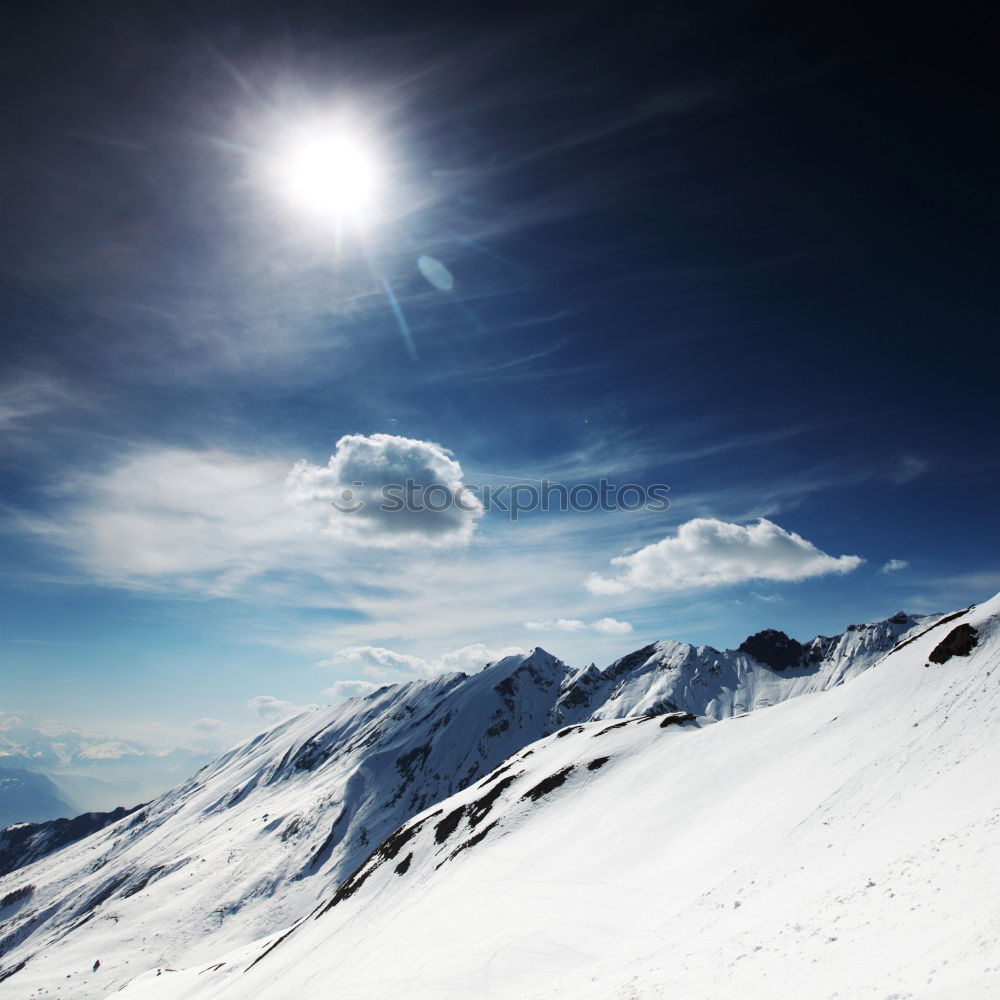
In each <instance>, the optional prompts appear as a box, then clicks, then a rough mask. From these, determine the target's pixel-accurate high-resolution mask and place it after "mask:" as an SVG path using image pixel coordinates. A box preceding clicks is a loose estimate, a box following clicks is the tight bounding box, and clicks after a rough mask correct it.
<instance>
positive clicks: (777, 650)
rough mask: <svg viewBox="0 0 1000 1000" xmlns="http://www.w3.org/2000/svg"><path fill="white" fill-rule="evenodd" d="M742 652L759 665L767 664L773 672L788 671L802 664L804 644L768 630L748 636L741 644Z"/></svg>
mask: <svg viewBox="0 0 1000 1000" xmlns="http://www.w3.org/2000/svg"><path fill="white" fill-rule="evenodd" d="M740 652H741V653H746V654H747V655H748V656H752V657H753V658H754V659H755V660H756V661H757V662H758V663H766V664H767V666H769V667H770V668H771V669H772V670H787V669H788V668H789V667H796V666H798V665H799V664H800V663H801V662H802V654H803V652H804V650H803V648H802V644H801V643H800V642H798V641H796V640H795V639H792V638H791V637H790V636H787V635H785V633H784V632H779V631H778V630H777V629H773V628H766V629H764V631H763V632H757V633H755V634H754V635H751V636H747V638H746V639H744V640H743V642H741V643H740Z"/></svg>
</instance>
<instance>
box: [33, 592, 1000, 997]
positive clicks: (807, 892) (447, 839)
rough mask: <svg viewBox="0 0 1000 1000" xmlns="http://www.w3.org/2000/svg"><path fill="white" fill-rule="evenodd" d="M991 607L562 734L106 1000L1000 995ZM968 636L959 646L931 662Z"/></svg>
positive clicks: (996, 632)
mask: <svg viewBox="0 0 1000 1000" xmlns="http://www.w3.org/2000/svg"><path fill="white" fill-rule="evenodd" d="M998 615H1000V597H997V598H994V599H993V600H992V601H990V602H988V603H987V604H985V605H983V606H981V607H979V608H975V609H972V610H970V611H969V612H966V613H963V614H961V615H959V616H956V617H954V618H953V619H952V620H951V621H942V622H941V623H939V624H938V625H937V626H936V627H934V628H931V629H930V630H929V631H927V632H925V633H924V634H922V635H920V636H918V637H916V638H914V639H913V640H912V641H910V642H903V643H901V644H900V645H899V647H898V648H897V650H896V651H894V652H893V653H891V654H890V655H888V656H887V657H885V658H884V659H883V660H882V661H881V662H880V663H879V664H878V666H877V667H876V668H875V669H873V670H869V671H867V672H866V673H864V674H863V675H862V676H860V677H858V678H856V679H855V680H854V681H853V682H852V683H850V684H845V685H842V686H837V687H835V688H833V689H831V690H828V691H826V692H822V693H816V694H812V695H809V696H804V697H801V698H796V699H794V700H790V701H787V702H784V703H782V704H779V705H776V706H774V707H772V708H769V709H766V710H763V711H759V712H754V713H752V714H749V715H745V716H742V717H738V718H729V719H725V720H723V721H720V722H717V723H714V724H710V723H709V722H708V721H707V720H688V721H684V719H685V718H686V717H685V716H682V715H679V716H674V717H659V718H649V719H634V720H630V721H627V722H623V723H608V722H606V721H605V722H592V723H587V724H583V725H579V726H573V727H568V728H567V729H566V730H564V731H561V732H560V733H557V734H555V735H552V736H549V737H546V738H545V739H543V740H542V741H540V742H538V743H535V744H533V745H532V746H531V747H529V748H527V749H526V750H524V751H522V752H520V753H518V754H516V755H514V756H513V757H512V758H511V759H510V760H509V761H508V762H507V763H506V764H505V765H504V766H503V768H502V769H498V771H497V772H495V773H494V774H492V775H490V776H487V777H486V778H484V779H482V780H481V781H479V782H478V783H476V784H475V785H474V786H472V787H470V788H467V789H465V790H463V791H461V792H459V793H458V794H457V795H455V796H452V797H450V798H449V799H447V800H445V801H443V802H441V803H438V804H437V805H434V806H433V807H431V808H429V809H427V810H425V811H424V812H422V813H420V814H418V815H417V816H415V817H414V818H413V819H412V820H410V821H408V822H407V823H405V824H403V825H402V826H401V828H400V829H399V830H398V831H396V832H395V833H394V834H393V836H391V837H390V838H388V839H387V840H386V841H385V842H384V843H383V844H382V845H381V846H380V847H379V848H378V849H377V850H376V851H375V853H374V854H373V855H372V856H371V857H370V858H369V859H368V860H367V861H366V862H365V864H364V865H362V866H361V867H360V868H359V870H358V871H357V872H356V873H355V874H354V875H353V876H352V877H351V878H350V879H348V880H347V881H346V882H345V883H343V884H342V885H341V887H340V889H339V890H338V891H337V892H336V893H331V894H330V895H329V896H328V897H327V898H326V899H325V900H324V901H323V902H322V903H321V904H320V905H318V906H317V907H316V908H315V909H314V911H313V912H312V913H311V914H310V915H308V916H306V917H304V918H303V919H301V920H300V921H298V922H297V923H296V924H295V925H294V926H292V927H291V929H290V930H289V931H285V932H283V933H282V934H280V935H279V934H276V935H269V936H267V937H265V938H264V939H263V940H261V941H260V942H257V943H255V944H254V945H252V946H249V947H243V948H239V949H236V950H234V951H232V952H230V953H228V954H220V955H218V956H216V957H214V958H213V959H212V960H209V961H206V962H204V963H201V964H197V965H195V966H193V967H192V968H190V969H188V970H186V971H166V970H162V969H161V970H153V971H150V972H148V973H145V974H144V975H142V976H140V977H138V978H137V979H136V980H135V981H134V982H132V983H131V984H130V985H128V986H126V987H125V989H123V990H122V991H121V992H120V993H118V994H116V996H117V997H120V998H121V1000H133V998H142V1000H161V998H163V1000H165V998H170V1000H209V998H211V1000H286V998H289V997H294V998H296V1000H313V998H319V997H323V998H344V1000H347V998H350V1000H366V998H376V997H378V998H384V997H393V998H406V1000H424V998H427V1000H430V998H435V1000H437V998H441V997H461V998H466V997H488V998H493V1000H506V998H510V1000H514V998H517V1000H525V998H539V1000H540V998H542V997H544V998H546V1000H549V998H563V997H565V998H570V997H572V998H574V1000H609V998H635V997H642V998H647V997H649V998H655V997H664V998H666V997H671V998H685V1000H716V998H718V1000H722V998H727V1000H728V998H731V997H735V996H738V997H740V998H741V1000H758V998H759V1000H764V998H767V1000H774V998H784V997H787V998H802V997H809V998H810V1000H812V998H833V997H837V998H840V1000H844V998H862V997H873V998H874V997H878V998H882V1000H890V998H894V1000H902V998H911V997H921V998H923V997H928V998H930V997H938V998H942V1000H943V998H945V997H948V998H954V1000H958V998H962V1000H977V998H986V997H992V996H996V983H997V982H998V981H1000V910H998V908H997V906H996V900H995V892H996V885H997V878H998V876H1000V783H998V782H997V780H996V775H997V774H998V773H1000V728H998V727H997V725H996V719H997V714H998V710H1000V621H998ZM962 625H967V626H971V627H972V628H974V629H975V630H976V638H977V640H978V644H977V645H976V646H975V648H973V649H972V650H971V653H970V654H969V655H965V656H962V655H954V656H952V657H951V658H950V659H948V660H947V661H946V662H944V663H936V662H932V656H931V654H932V651H933V650H934V649H935V648H936V647H937V646H938V644H939V643H940V642H941V640H942V639H944V638H945V636H946V635H948V634H950V633H951V631H952V630H954V629H956V627H959V626H962ZM663 723H667V724H666V725H664V724H663ZM25 995H27V994H25Z"/></svg>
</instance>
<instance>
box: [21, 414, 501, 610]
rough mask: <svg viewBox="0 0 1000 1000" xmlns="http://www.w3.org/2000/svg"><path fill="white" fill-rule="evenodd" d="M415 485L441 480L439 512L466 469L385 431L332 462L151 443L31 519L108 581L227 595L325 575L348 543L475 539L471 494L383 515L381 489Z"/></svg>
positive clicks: (343, 443) (476, 512)
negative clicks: (348, 494) (271, 581)
mask: <svg viewBox="0 0 1000 1000" xmlns="http://www.w3.org/2000/svg"><path fill="white" fill-rule="evenodd" d="M408 480H409V481H411V482H413V483H414V484H415V486H416V487H426V486H430V485H432V484H440V488H439V489H438V490H436V491H432V492H431V494H430V495H429V496H427V497H426V498H425V499H427V500H428V501H430V503H431V505H432V506H435V507H436V506H438V505H439V503H440V501H441V499H442V498H444V497H448V496H450V497H454V496H455V495H456V494H459V491H460V490H461V489H462V485H463V484H462V468H461V466H460V465H459V463H458V462H457V461H456V460H455V459H454V458H453V457H451V455H450V453H449V452H447V451H446V449H444V448H442V447H441V445H438V444H435V443H433V442H429V441H419V440H416V439H413V438H404V437H396V436H393V435H388V434H374V435H371V436H370V437H363V436H361V435H357V434H355V435H348V436H346V437H342V438H341V439H340V440H339V441H338V442H337V445H336V449H335V451H334V454H333V456H331V458H330V460H329V462H328V463H327V464H326V465H325V466H317V465H312V464H310V463H309V462H306V461H299V462H296V463H294V464H293V463H292V462H290V461H287V460H282V459H279V458H268V457H259V456H249V455H240V454H236V453H233V452H230V451H224V450H221V449H205V450H193V449H185V448H156V449H147V450H142V451H136V452H134V453H132V454H131V455H129V456H128V457H126V458H125V459H124V460H122V461H119V462H118V463H117V464H116V465H114V466H112V467H111V468H109V469H106V470H103V471H101V472H98V473H90V474H84V475H77V476H67V478H66V479H65V480H64V481H63V482H62V483H61V484H60V486H59V488H58V493H56V496H57V500H58V501H59V506H58V509H57V510H56V511H55V512H54V513H53V514H52V515H51V516H49V517H47V518H45V517H29V516H27V515H26V516H25V517H24V518H23V519H22V524H23V525H24V526H26V527H28V528H29V530H32V531H33V532H34V533H35V534H36V535H39V536H42V537H45V538H46V539H47V540H49V541H50V542H52V543H54V544H57V545H59V546H61V547H63V548H64V549H67V550H68V551H69V552H70V553H71V555H72V556H73V557H74V558H75V560H76V561H77V562H78V563H80V564H82V565H83V566H84V567H85V568H86V569H87V570H88V571H89V572H91V573H92V574H93V575H94V576H95V577H97V578H98V579H101V580H103V581H105V582H113V583H119V584H120V583H131V584H138V585H140V586H156V585H160V586H162V585H180V586H183V587H187V588H193V589H198V590H203V591H204V590H208V591H210V592H214V593H228V592H231V591H233V590H235V589H239V588H241V587H242V586H243V585H244V584H245V583H246V581H247V580H249V579H251V578H260V577H263V576H264V575H266V574H268V573H274V572H282V573H283V572H286V571H288V570H289V569H290V568H293V569H296V570H298V571H300V572H303V573H307V574H308V573H313V574H322V573H324V572H326V571H328V570H329V568H330V567H331V565H332V564H333V563H334V561H335V559H336V557H337V556H338V554H340V558H341V559H343V558H344V555H343V554H342V553H343V551H344V548H345V545H347V546H351V547H356V546H364V547H375V548H395V549H405V548H420V547H423V548H426V547H428V546H430V547H440V546H454V545H461V544H464V543H466V542H468V541H469V540H470V539H471V537H472V534H473V532H474V530H475V527H476V523H477V521H478V519H479V517H480V516H481V515H482V506H481V504H480V503H479V501H478V499H477V498H476V497H475V496H474V495H473V494H472V493H471V492H469V491H463V492H461V493H460V494H459V500H460V501H461V505H459V504H449V506H448V509H446V510H441V511H437V510H430V509H425V510H423V511H419V510H414V511H408V510H396V511H393V510H383V509H382V506H383V504H384V499H383V497H382V492H381V491H382V488H383V487H384V486H391V485H393V484H397V483H398V484H402V485H405V484H406V482H407V481H408ZM358 482H362V483H363V484H364V485H363V486H361V487H358V486H355V485H354V484H355V483H358ZM345 490H350V491H352V497H353V498H354V499H352V501H351V504H352V505H356V504H357V503H358V502H360V503H363V504H364V506H363V507H361V509H360V510H357V511H356V512H354V513H342V512H341V511H339V510H338V509H336V508H335V507H333V506H331V501H333V500H336V501H337V502H338V503H340V504H341V505H342V506H343V497H344V491H345ZM418 496H419V494H418Z"/></svg>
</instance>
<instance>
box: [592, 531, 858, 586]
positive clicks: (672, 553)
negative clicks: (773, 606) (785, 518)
mask: <svg viewBox="0 0 1000 1000" xmlns="http://www.w3.org/2000/svg"><path fill="white" fill-rule="evenodd" d="M863 561H864V560H863V559H861V558H859V557H858V556H840V557H836V558H835V557H834V556H829V555H827V554H826V553H825V552H821V551H820V550H819V549H818V548H816V546H815V545H813V544H812V543H811V542H808V541H806V540H805V539H804V538H803V537H802V536H801V535H798V534H796V533H795V532H793V531H785V529H784V528H781V527H779V526H778V525H776V524H774V523H773V522H772V521H768V520H767V519H766V518H761V519H760V520H759V521H758V522H757V523H756V524H750V525H740V524H731V523H729V522H727V521H719V520H717V519H715V518H707V517H700V518H695V519H694V520H691V521H687V522H686V523H685V524H682V525H681V526H680V527H679V528H678V529H677V534H676V535H675V536H674V537H671V538H664V539H662V540H660V541H659V542H655V543H653V544H652V545H647V546H645V547H644V548H642V549H639V550H638V551H637V552H633V553H632V554H631V555H627V556H618V557H617V558H616V559H612V560H611V562H612V564H613V565H614V566H616V567H618V568H619V570H618V575H617V576H613V577H605V576H600V575H599V574H597V573H593V574H591V576H590V577H589V578H588V579H587V588H588V589H589V590H590V591H592V592H593V593H595V594H624V593H626V592H628V591H631V590H650V591H656V590H684V589H687V588H698V587H720V586H724V585H727V584H734V583H742V582H744V581H747V580H784V581H798V580H806V579H808V578H809V577H814V576H823V575H825V574H827V573H849V572H850V571H851V570H854V569H857V567H858V566H860V565H861V563H862V562H863Z"/></svg>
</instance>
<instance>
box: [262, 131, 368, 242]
mask: <svg viewBox="0 0 1000 1000" xmlns="http://www.w3.org/2000/svg"><path fill="white" fill-rule="evenodd" d="M276 166H277V175H278V186H279V187H280V188H281V190H282V192H283V193H284V195H285V197H286V198H287V199H288V200H289V201H290V202H291V203H292V204H293V205H295V206H296V207H297V208H299V209H300V210H301V211H303V212H306V213H311V214H313V215H314V216H315V217H317V218H318V219H320V220H330V221H335V222H342V221H344V220H346V219H351V220H353V221H354V222H357V223H362V222H366V221H369V220H370V218H371V215H372V213H373V211H374V208H375V201H376V195H377V194H378V190H379V170H378V164H377V161H376V158H375V156H374V155H373V153H372V151H371V150H370V149H369V148H368V147H367V146H366V145H365V143H364V141H363V140H362V139H361V138H360V137H359V136H356V135H352V134H351V133H349V132H345V131H335V130H317V131H315V132H312V133H309V134H303V135H299V136H297V137H296V138H295V140H294V141H292V142H290V143H289V144H288V147H287V148H286V149H285V150H284V151H283V153H282V154H281V155H280V157H279V158H278V162H277V164H276Z"/></svg>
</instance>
